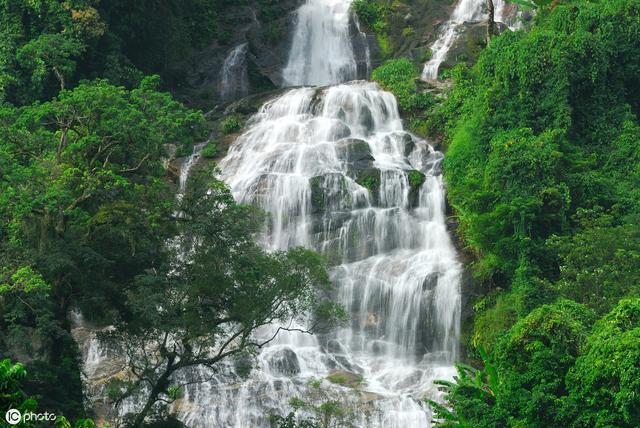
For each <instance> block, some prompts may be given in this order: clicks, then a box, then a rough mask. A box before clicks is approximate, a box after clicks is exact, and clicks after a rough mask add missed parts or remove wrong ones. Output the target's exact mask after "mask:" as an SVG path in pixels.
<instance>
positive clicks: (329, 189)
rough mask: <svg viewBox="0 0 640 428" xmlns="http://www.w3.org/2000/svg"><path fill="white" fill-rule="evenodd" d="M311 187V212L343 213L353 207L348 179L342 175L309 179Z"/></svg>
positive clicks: (330, 174) (332, 174)
mask: <svg viewBox="0 0 640 428" xmlns="http://www.w3.org/2000/svg"><path fill="white" fill-rule="evenodd" d="M309 185H310V187H311V212H312V213H313V214H319V213H324V212H334V211H343V210H347V209H349V208H350V207H351V205H352V204H351V202H352V201H351V194H350V193H349V191H348V189H347V182H346V178H345V177H344V176H343V175H342V174H340V173H337V172H336V173H329V174H324V175H318V176H316V177H311V178H310V179H309Z"/></svg>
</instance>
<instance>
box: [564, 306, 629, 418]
mask: <svg viewBox="0 0 640 428" xmlns="http://www.w3.org/2000/svg"><path fill="white" fill-rule="evenodd" d="M566 385H567V389H568V390H569V391H570V396H569V399H568V400H567V406H566V411H567V413H568V419H570V420H572V421H573V426H576V427H592V426H596V427H605V426H616V427H629V428H630V427H637V426H638V425H640V299H638V298H635V299H629V300H622V301H620V303H619V304H618V305H617V306H616V307H615V308H614V309H613V310H612V311H611V312H610V313H609V314H607V315H606V316H605V317H604V318H602V319H601V320H600V321H598V322H597V323H596V324H595V326H594V327H593V333H592V334H591V336H589V338H588V340H587V344H586V352H584V354H583V355H582V356H580V357H579V358H578V360H577V361H576V364H575V366H574V367H573V368H572V369H571V372H570V373H569V376H567V384H566Z"/></svg>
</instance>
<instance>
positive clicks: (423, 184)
mask: <svg viewBox="0 0 640 428" xmlns="http://www.w3.org/2000/svg"><path fill="white" fill-rule="evenodd" d="M441 159H442V155H441V154H439V153H438V152H435V151H434V150H433V149H432V148H431V147H430V146H429V145H428V144H427V143H426V142H425V141H423V140H420V139H417V138H416V137H414V136H412V135H411V134H409V133H407V132H405V131H404V130H403V128H402V121H401V119H400V117H399V114H398V108H397V105H396V101H395V99H394V97H393V96H392V95H391V94H390V93H387V92H384V91H382V90H380V89H379V88H378V86H377V85H376V84H373V83H366V82H353V83H350V84H344V85H339V86H333V87H330V88H327V89H314V88H302V89H294V90H291V91H289V92H288V93H286V94H284V95H283V96H281V97H279V98H277V99H275V100H273V101H271V102H269V103H267V104H266V105H265V106H263V108H262V109H261V111H260V112H259V113H258V114H257V115H256V116H255V117H253V118H252V119H251V122H250V125H249V127H248V130H247V131H246V132H245V133H244V134H243V135H242V136H241V137H240V138H239V139H238V140H237V141H236V142H235V143H234V144H233V146H232V147H231V149H230V152H229V154H228V155H227V157H226V158H225V159H224V160H223V161H222V162H221V163H220V168H221V170H222V171H223V178H224V179H225V180H226V181H227V183H228V184H229V185H230V187H231V189H232V191H233V194H234V196H235V197H236V198H237V200H239V201H241V202H244V203H251V204H256V205H258V206H260V207H262V208H263V209H265V210H266V211H268V212H269V213H270V214H271V217H270V222H269V225H268V228H267V231H268V232H267V234H266V237H265V242H264V243H265V245H266V246H268V247H269V248H273V249H285V248H289V247H291V246H296V245H305V246H308V247H311V248H315V249H317V250H318V251H321V252H322V253H323V254H325V255H326V256H327V258H328V259H329V260H330V261H331V262H332V264H333V265H334V266H333V268H332V269H331V272H332V279H333V281H334V283H335V285H336V289H337V299H338V300H339V302H340V303H342V304H343V305H344V306H345V308H347V309H348V311H349V313H350V314H351V324H350V325H349V327H348V328H345V329H343V330H341V331H339V332H336V333H335V334H334V335H331V336H329V337H323V338H321V339H319V338H316V337H307V336H302V335H300V334H293V333H291V334H286V335H282V336H281V337H279V338H278V340H277V342H276V343H275V344H273V345H272V346H270V347H269V348H268V349H267V350H265V351H264V352H263V353H262V354H261V356H260V358H259V360H260V367H259V368H258V369H256V371H255V372H254V374H252V375H251V376H250V378H249V379H248V380H246V381H245V382H243V383H242V384H241V385H238V386H237V390H236V391H234V392H233V393H232V395H231V396H229V395H228V396H226V397H225V398H222V397H220V396H219V395H218V396H216V394H218V393H217V392H216V390H213V389H212V390H208V391H209V393H211V394H213V395H211V396H209V397H207V398H206V399H204V397H203V395H202V394H199V395H198V401H200V400H204V402H206V403H217V402H223V403H224V402H226V403H227V405H224V404H222V405H221V407H224V406H228V403H230V402H231V401H229V400H232V402H234V405H235V409H236V410H235V413H234V414H233V417H231V416H230V415H228V414H226V416H225V417H226V419H224V420H222V419H215V420H211V422H212V423H214V424H215V423H218V424H221V426H222V425H225V424H229V425H231V426H238V427H240V426H259V425H264V424H265V420H264V419H263V418H264V414H265V413H269V409H272V411H274V410H275V411H276V412H277V413H280V414H286V413H287V412H288V409H287V404H286V403H287V402H288V399H289V398H291V397H292V396H299V397H305V396H306V394H307V393H308V392H307V391H306V388H307V386H306V385H307V382H306V379H308V378H310V377H317V378H325V377H327V376H328V375H330V374H331V373H332V372H334V371H336V370H338V371H340V372H348V373H354V374H357V375H361V376H363V379H364V385H363V386H362V387H361V390H362V391H366V392H367V393H369V394H373V395H370V396H369V401H368V402H367V403H366V404H367V405H366V406H365V405H364V404H363V403H362V400H363V399H364V398H363V392H359V393H357V394H355V393H354V392H353V391H351V390H349V388H344V387H340V386H329V384H327V386H326V387H327V388H329V389H330V390H331V392H330V394H331V395H332V396H334V397H337V399H339V400H341V401H343V402H347V403H350V404H351V405H352V406H355V407H356V408H357V409H358V413H357V424H356V426H363V427H364V426H367V427H409V426H410V427H428V426H429V425H430V423H429V420H430V417H429V410H428V409H427V408H426V407H425V406H424V405H423V404H422V402H421V400H422V399H423V398H425V397H435V396H436V394H437V392H436V390H435V387H434V386H433V380H434V379H439V378H450V377H451V376H452V363H453V361H454V360H455V359H456V353H457V341H458V333H459V326H458V322H459V314H460V292H459V276H460V265H459V263H458V262H457V261H456V255H455V251H454V249H453V246H452V244H451V242H450V239H449V236H448V234H447V230H446V226H445V219H444V191H443V185H442V179H441V177H440V174H439V164H440V161H441ZM283 366H284V367H287V368H288V369H287V371H285V372H284V373H283V370H282V367H283ZM283 374H284V376H283ZM227 394H230V392H229V391H227ZM354 394H355V396H353V395H354ZM372 396H373V397H375V398H371V397H372ZM256 397H259V398H258V399H256ZM213 405H214V406H216V404H213ZM208 406H211V404H208ZM214 413H215V414H217V415H220V414H224V412H221V411H215V412H214ZM256 415H258V416H256ZM260 415H261V416H260ZM203 417H205V415H204V414H202V413H196V414H192V415H191V417H190V419H189V420H190V421H197V420H200V419H202V418H203ZM261 418H262V419H261ZM232 420H233V422H231V421H232Z"/></svg>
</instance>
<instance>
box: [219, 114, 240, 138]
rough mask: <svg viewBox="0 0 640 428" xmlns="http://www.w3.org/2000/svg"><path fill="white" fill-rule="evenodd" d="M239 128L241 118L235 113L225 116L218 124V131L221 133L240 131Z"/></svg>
mask: <svg viewBox="0 0 640 428" xmlns="http://www.w3.org/2000/svg"><path fill="white" fill-rule="evenodd" d="M241 129H242V119H241V118H240V116H237V115H232V116H227V117H225V118H224V119H223V120H222V123H221V124H220V131H222V133H223V134H232V133H234V132H238V131H240V130H241Z"/></svg>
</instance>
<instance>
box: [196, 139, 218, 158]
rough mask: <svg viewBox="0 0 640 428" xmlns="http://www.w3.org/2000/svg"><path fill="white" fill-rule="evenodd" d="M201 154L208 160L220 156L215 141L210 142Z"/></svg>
mask: <svg viewBox="0 0 640 428" xmlns="http://www.w3.org/2000/svg"><path fill="white" fill-rule="evenodd" d="M200 154H201V155H202V156H203V157H205V158H207V159H213V158H215V157H216V156H217V155H218V144H217V143H216V142H215V141H209V142H208V143H207V145H206V146H204V148H203V149H202V151H201V152H200Z"/></svg>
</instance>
